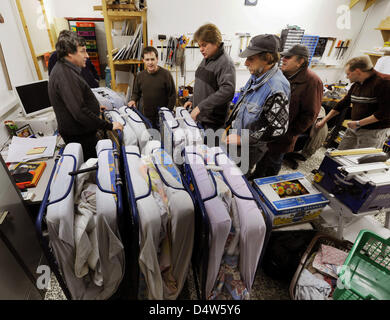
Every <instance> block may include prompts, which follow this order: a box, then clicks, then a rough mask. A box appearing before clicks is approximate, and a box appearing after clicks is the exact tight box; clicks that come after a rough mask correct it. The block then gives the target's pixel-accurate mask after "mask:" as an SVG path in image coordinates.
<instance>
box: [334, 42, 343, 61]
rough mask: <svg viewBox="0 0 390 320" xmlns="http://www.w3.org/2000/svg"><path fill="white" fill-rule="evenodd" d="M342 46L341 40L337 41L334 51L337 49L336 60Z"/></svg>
mask: <svg viewBox="0 0 390 320" xmlns="http://www.w3.org/2000/svg"><path fill="white" fill-rule="evenodd" d="M343 44H344V41H342V40H339V42H338V43H337V46H336V49H338V51H337V55H336V59H337V60H338V59H339V56H340V52H341V48H342V47H343Z"/></svg>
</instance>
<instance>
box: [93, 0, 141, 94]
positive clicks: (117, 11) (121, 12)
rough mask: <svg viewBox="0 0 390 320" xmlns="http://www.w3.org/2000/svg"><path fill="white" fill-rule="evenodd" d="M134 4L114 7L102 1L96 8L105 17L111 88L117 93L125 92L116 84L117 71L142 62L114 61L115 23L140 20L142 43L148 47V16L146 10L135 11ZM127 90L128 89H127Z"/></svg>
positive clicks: (104, 0)
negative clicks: (113, 28)
mask: <svg viewBox="0 0 390 320" xmlns="http://www.w3.org/2000/svg"><path fill="white" fill-rule="evenodd" d="M134 9H135V6H134V4H130V5H113V4H109V3H108V0H102V5H101V6H94V10H101V11H102V14H103V17H104V26H105V29H106V39H107V51H108V55H107V58H108V65H109V68H110V70H111V88H112V89H113V90H115V91H122V92H123V91H124V88H123V85H117V84H116V78H115V70H116V69H118V70H121V69H123V68H122V67H123V66H126V65H137V64H141V63H142V60H134V59H132V60H113V50H114V48H113V43H112V32H111V31H112V27H113V22H114V21H120V20H129V19H139V20H141V23H142V33H143V34H142V40H143V41H142V42H143V46H144V47H146V46H147V45H148V38H147V21H146V19H147V14H146V10H147V9H146V8H144V9H143V10H141V11H136V10H134ZM126 90H127V89H126Z"/></svg>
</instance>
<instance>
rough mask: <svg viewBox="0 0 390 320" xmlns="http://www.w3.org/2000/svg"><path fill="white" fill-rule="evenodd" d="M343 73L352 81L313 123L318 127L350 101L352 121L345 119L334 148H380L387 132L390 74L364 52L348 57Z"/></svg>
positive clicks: (389, 125)
mask: <svg viewBox="0 0 390 320" xmlns="http://www.w3.org/2000/svg"><path fill="white" fill-rule="evenodd" d="M345 73H346V75H347V78H348V79H349V80H350V81H351V82H353V85H352V87H351V89H350V90H349V91H348V93H347V95H346V96H345V97H344V98H343V99H342V100H341V101H340V102H338V103H337V104H336V105H335V106H334V108H333V109H332V110H331V111H330V112H329V113H328V114H327V115H326V117H325V118H324V119H323V120H321V121H319V122H318V123H317V124H316V126H317V128H322V127H323V126H324V125H325V123H326V122H327V121H328V120H330V119H331V118H333V117H334V116H336V115H337V114H339V113H340V112H341V111H342V110H343V109H344V108H348V107H349V106H350V105H352V111H351V118H352V121H349V122H348V128H347V130H346V131H345V134H344V137H343V139H342V140H341V142H340V144H339V147H338V149H339V150H345V149H358V148H369V147H374V148H382V146H383V143H384V141H385V140H386V138H387V137H388V136H389V135H390V129H389V128H390V76H389V75H385V74H382V73H379V72H377V71H376V70H374V68H373V65H372V63H371V60H370V59H369V58H368V57H367V56H361V57H356V58H353V59H351V60H349V61H348V62H347V64H346V66H345Z"/></svg>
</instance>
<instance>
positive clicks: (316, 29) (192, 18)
mask: <svg viewBox="0 0 390 320" xmlns="http://www.w3.org/2000/svg"><path fill="white" fill-rule="evenodd" d="M363 2H364V1H363ZM147 3H148V39H149V41H150V40H151V39H153V44H154V45H155V46H158V45H160V42H159V41H158V34H166V35H167V36H169V35H175V36H180V35H181V34H183V33H184V34H187V35H188V36H190V37H191V38H192V35H191V34H192V33H193V32H195V31H196V29H197V28H198V27H199V26H201V25H202V24H204V23H207V22H212V23H214V24H216V25H217V26H218V27H219V29H220V30H221V32H222V33H223V34H224V38H225V39H231V41H232V49H231V56H232V58H233V60H234V61H237V62H238V61H239V62H240V67H239V68H238V70H237V88H239V87H241V86H242V85H243V84H244V83H245V82H246V80H247V79H248V71H247V70H246V69H245V67H244V59H240V58H238V52H239V46H240V40H239V38H238V37H237V36H236V35H235V33H237V32H249V33H250V34H251V36H254V35H257V34H261V33H274V34H280V33H281V31H282V29H284V28H285V27H286V26H287V24H290V25H298V26H300V27H301V28H303V29H305V34H308V35H318V36H324V37H336V38H338V39H347V38H351V39H353V40H355V39H356V38H357V35H358V32H359V30H360V29H361V26H362V23H363V21H364V18H365V17H366V16H367V12H363V10H362V9H363V5H364V3H359V4H358V5H356V6H355V7H354V8H353V9H352V10H351V28H350V29H339V28H338V27H337V21H338V19H339V17H340V14H338V13H337V9H338V8H339V6H341V5H347V4H349V0H316V1H312V0H294V1H286V0H261V1H258V4H257V6H254V7H253V6H245V5H244V0H197V1H183V0H170V1H169V5H167V1H161V0H148V2H147ZM191 50H193V49H187V50H186V51H187V54H186V56H187V70H188V73H187V79H186V82H187V83H188V82H189V81H191V80H192V79H194V72H193V70H195V69H196V66H197V65H198V64H199V63H200V61H201V59H202V56H201V55H200V54H199V52H195V53H194V52H192V51H191ZM334 52H335V51H334ZM345 56H347V54H346V55H345ZM339 63H340V66H341V65H342V61H339ZM314 71H315V72H316V73H317V74H318V75H319V76H320V77H321V78H322V80H323V81H324V82H328V81H336V80H338V78H339V76H340V73H342V69H340V67H339V68H338V69H337V68H316V69H315V70H314ZM174 78H175V76H174ZM182 81H183V79H181V80H180V81H179V82H180V84H183V83H182Z"/></svg>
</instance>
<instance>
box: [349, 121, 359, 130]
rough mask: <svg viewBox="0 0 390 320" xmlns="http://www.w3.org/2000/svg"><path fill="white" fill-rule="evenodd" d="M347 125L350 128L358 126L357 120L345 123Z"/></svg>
mask: <svg viewBox="0 0 390 320" xmlns="http://www.w3.org/2000/svg"><path fill="white" fill-rule="evenodd" d="M347 126H348V128H350V129H356V128H359V127H358V125H357V121H349V122H348V123H347Z"/></svg>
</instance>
